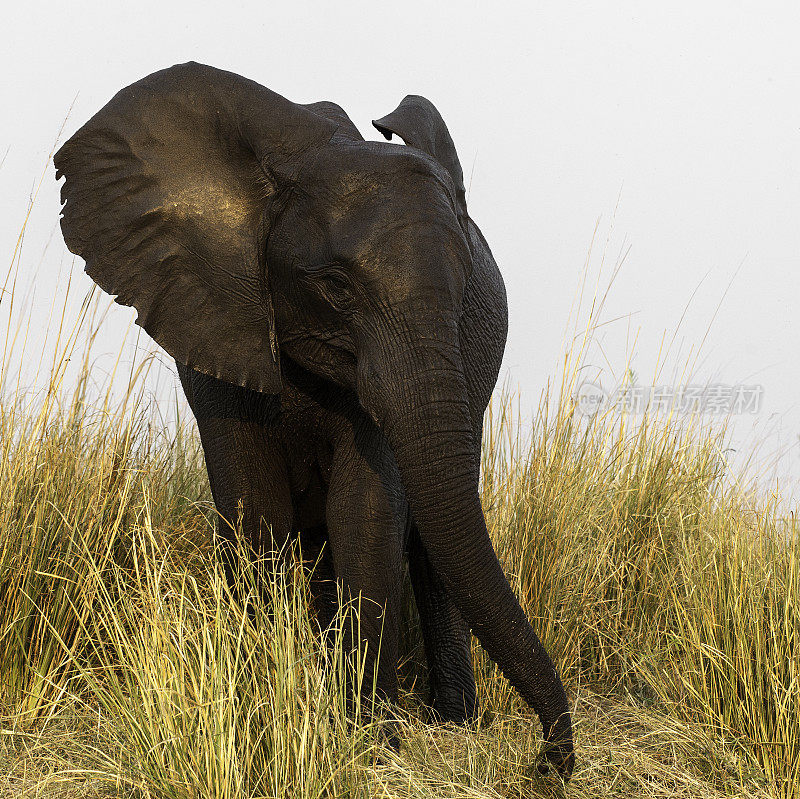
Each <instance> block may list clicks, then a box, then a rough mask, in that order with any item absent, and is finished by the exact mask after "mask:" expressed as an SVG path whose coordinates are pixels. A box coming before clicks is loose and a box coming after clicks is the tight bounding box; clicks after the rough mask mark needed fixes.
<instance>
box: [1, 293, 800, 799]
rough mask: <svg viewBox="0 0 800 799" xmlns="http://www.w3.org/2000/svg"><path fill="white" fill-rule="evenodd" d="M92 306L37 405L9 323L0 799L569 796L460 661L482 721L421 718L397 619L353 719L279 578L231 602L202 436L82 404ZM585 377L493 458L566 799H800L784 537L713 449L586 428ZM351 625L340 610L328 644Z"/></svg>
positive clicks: (790, 528) (290, 582)
mask: <svg viewBox="0 0 800 799" xmlns="http://www.w3.org/2000/svg"><path fill="white" fill-rule="evenodd" d="M87 307H88V306H86V307H84V309H83V311H82V314H83V315H82V317H81V318H80V319H78V320H75V322H74V324H73V320H70V319H62V321H61V324H60V330H61V331H62V332H61V339H60V342H59V344H58V346H57V347H56V348H55V350H56V356H55V358H54V360H53V363H52V366H48V367H47V368H46V369H44V370H43V373H44V374H46V379H43V380H42V386H43V388H42V390H41V391H39V393H38V394H29V393H26V392H24V391H23V390H22V389H20V388H19V387H18V380H17V379H16V373H15V372H14V370H13V368H12V367H11V363H12V360H13V359H12V358H11V357H10V355H9V354H8V353H10V352H11V351H12V349H13V348H12V346H11V344H10V343H9V342H11V341H12V340H14V339H15V338H16V339H20V338H24V335H23V336H20V335H18V331H19V330H21V329H22V328H20V327H19V325H18V326H16V327H15V326H14V325H10V326H8V327H7V328H6V331H7V332H6V338H7V341H6V344H7V345H8V346H7V347H5V348H4V351H5V352H6V355H4V356H3V362H2V371H3V374H2V381H1V382H2V386H3V393H2V397H1V398H0V453H1V455H0V716H1V717H0V733H2V734H0V791H2V792H4V795H10V796H20V797H21V796H49V795H65V796H96V795H97V796H101V795H103V796H107V795H112V796H125V797H128V796H131V797H153V799H160V798H161V797H170V798H174V799H183V798H184V797H186V799H188V798H189V797H234V796H235V797H260V796H265V797H283V796H297V797H323V796H364V797H367V796H380V797H432V796H436V797H456V796H458V797H462V796H463V797H521V796H540V797H545V796H560V795H564V788H563V786H561V785H560V783H558V782H557V780H556V779H555V778H554V777H553V776H549V777H541V776H540V775H539V774H538V773H537V772H536V770H535V768H532V765H533V764H534V762H535V759H536V754H537V752H538V748H539V746H540V742H539V739H538V735H539V729H538V722H537V721H536V719H535V717H533V716H532V714H531V713H530V711H529V710H528V709H527V708H526V707H525V706H524V705H523V704H522V703H521V701H520V700H519V699H518V698H517V697H516V695H515V694H514V692H513V691H512V690H511V689H510V688H509V686H508V685H507V683H506V682H505V681H504V680H503V678H502V677H501V676H500V675H499V674H498V672H497V670H496V668H495V667H494V665H493V664H492V663H491V662H490V661H488V659H487V658H486V657H485V656H484V655H483V653H482V652H481V650H480V648H479V647H478V646H477V645H476V646H475V655H476V658H475V660H476V677H477V681H478V689H479V700H480V710H481V720H480V723H478V724H477V725H475V726H474V727H473V728H470V729H456V728H453V727H441V726H435V725H428V724H427V723H426V718H427V716H426V712H425V708H424V705H423V703H422V701H421V697H422V696H424V684H425V668H424V664H423V657H422V654H421V642H420V637H419V633H418V632H417V630H416V628H415V626H414V618H413V616H414V609H413V603H411V602H410V600H409V601H408V603H407V604H408V614H407V615H408V617H409V620H408V622H407V629H405V630H404V647H405V653H404V658H403V663H402V664H401V673H402V675H403V683H404V686H405V688H404V691H403V696H402V701H401V704H400V707H398V708H393V709H384V710H383V714H382V715H381V714H379V713H378V714H370V717H369V718H370V719H371V720H368V719H366V718H361V717H360V716H359V717H356V718H354V717H353V712H351V708H352V704H351V703H348V701H347V691H346V689H345V686H346V685H355V686H356V690H357V691H360V692H361V693H362V694H363V695H365V696H368V695H369V692H370V691H369V689H370V686H369V685H363V684H362V683H361V679H360V676H361V670H360V665H359V664H360V657H359V653H348V652H346V651H343V644H342V641H343V640H344V639H345V637H344V636H343V635H341V634H338V635H335V636H334V639H335V642H336V643H335V645H334V646H333V648H332V649H329V648H327V647H325V646H322V645H320V642H319V637H318V635H317V631H316V630H315V622H314V620H313V618H309V616H308V613H307V611H306V603H305V587H304V583H303V579H302V577H301V576H300V575H299V572H298V570H297V569H296V568H293V567H292V565H291V564H292V563H293V561H292V560H291V558H289V559H285V560H284V561H282V562H283V563H288V564H289V565H288V566H284V567H283V568H282V569H279V570H277V571H276V572H275V576H274V578H273V579H272V580H271V581H268V590H267V592H266V593H267V595H268V596H267V597H266V599H265V600H262V599H261V598H259V597H257V596H256V595H255V592H252V591H250V592H249V595H250V602H249V609H247V608H243V607H242V605H241V604H239V603H237V601H235V600H234V599H232V598H231V597H230V596H229V594H228V592H227V589H226V587H225V586H224V581H223V580H222V578H221V576H220V570H219V569H218V568H217V566H216V564H215V563H214V561H213V558H212V557H211V554H210V547H209V543H208V542H209V537H210V531H211V528H212V523H213V506H212V505H211V503H210V501H209V493H208V488H207V484H206V478H205V473H204V468H203V463H202V453H201V451H200V448H199V445H198V442H197V439H196V437H195V433H194V431H193V427H192V424H191V422H189V421H186V420H182V421H180V422H179V424H178V425H177V428H171V429H169V430H168V429H165V428H164V427H163V425H160V424H159V423H158V421H157V420H158V418H159V417H158V415H157V413H156V412H155V408H154V407H152V405H151V404H149V403H148V402H147V401H145V399H144V396H145V395H144V394H143V393H142V391H141V377H142V376H141V373H135V374H134V375H133V376H132V379H131V381H130V386H129V390H128V392H127V394H126V395H125V397H124V398H123V399H122V400H120V401H113V400H112V399H111V394H110V393H107V392H106V393H104V392H101V391H99V390H98V389H97V388H96V387H94V388H90V384H89V381H88V377H87V375H88V373H89V371H90V366H89V364H90V359H89V355H88V353H89V352H90V351H91V345H92V336H91V330H92V327H91V325H89V323H88V322H87V320H88V319H90V315H89V314H88V313H87V310H86V309H87ZM82 343H86V344H87V346H86V349H85V355H84V360H83V363H84V368H83V369H82V370H81V374H82V377H81V378H80V379H79V380H78V383H77V388H75V387H74V386H70V390H69V391H67V390H66V389H65V388H64V382H63V379H64V378H63V375H64V369H65V368H66V367H65V364H66V362H67V361H68V360H69V359H70V358H72V359H73V362H74V360H75V358H76V357H77V355H76V353H77V352H79V350H77V349H76V344H82ZM17 346H18V345H17ZM570 364H571V365H570ZM574 366H575V362H574V360H573V361H569V360H568V361H567V367H566V368H565V370H564V374H563V376H562V378H561V388H560V394H559V396H558V397H544V398H543V400H542V402H541V405H540V408H539V412H538V414H537V415H536V417H535V419H534V422H533V425H532V428H531V429H529V430H523V431H522V434H523V435H529V437H530V443H529V444H526V443H523V440H522V438H521V437H520V430H519V426H518V425H517V424H516V419H514V418H513V416H512V408H513V405H512V403H511V402H509V401H508V400H507V399H506V400H500V401H498V402H496V403H495V404H494V405H493V407H492V409H491V411H490V413H489V414H488V415H487V421H486V436H485V446H484V459H483V502H484V507H485V510H486V514H487V519H488V522H489V526H490V530H491V533H492V535H493V537H494V540H495V543H496V546H497V549H498V552H499V553H500V555H501V558H502V560H503V562H504V564H505V567H506V570H507V572H508V573H509V575H510V576H511V579H512V582H513V583H514V585H515V588H516V589H517V590H518V591H519V594H520V596H521V598H522V600H523V603H524V605H525V607H526V609H527V610H528V612H529V614H530V616H531V617H532V619H533V621H534V625H535V627H536V629H537V630H538V631H539V633H540V635H541V637H542V638H543V640H544V642H545V644H546V646H547V648H548V649H549V651H550V652H551V653H552V654H553V657H554V659H555V660H556V662H557V664H558V667H559V670H560V671H561V674H562V675H563V677H564V680H565V683H566V685H567V688H568V692H569V694H570V696H571V698H572V700H573V702H574V704H575V720H576V724H577V735H576V743H577V754H578V764H577V768H576V772H575V775H574V777H573V781H572V782H571V783H570V785H569V786H568V787H567V789H566V792H567V794H568V795H569V796H574V797H606V796H608V797H612V796H614V797H617V796H626V797H662V796H663V797H678V796H680V797H717V796H738V797H756V796H761V797H767V796H771V797H785V798H786V799H790V798H792V797H800V724H798V717H799V716H800V665H799V664H800V618H799V617H798V612H800V576H799V575H800V562H799V561H800V557H799V555H800V550H799V549H798V547H799V546H800V544H799V543H798V541H799V537H798V524H797V520H796V518H794V517H787V516H785V515H782V514H781V512H780V511H779V506H778V504H777V501H776V500H768V499H765V498H762V497H760V496H758V495H757V494H754V493H751V494H748V493H746V492H745V491H744V490H743V489H741V488H740V487H737V482H736V480H734V479H731V475H729V474H727V473H726V466H725V463H724V460H723V458H722V457H721V454H720V453H721V452H722V449H723V448H724V441H723V440H721V438H720V434H719V433H715V432H714V431H712V430H710V429H708V428H703V427H702V426H701V425H698V424H685V425H682V424H679V422H678V421H676V420H675V419H674V418H666V419H663V418H662V419H659V418H656V417H647V416H645V417H644V418H643V419H642V418H640V419H636V420H633V419H629V418H626V417H624V416H622V417H621V416H619V415H618V414H613V413H608V414H606V415H604V416H598V417H595V418H594V419H593V420H592V421H591V422H588V423H587V422H586V420H582V419H581V418H579V417H578V416H577V415H576V413H575V409H574V407H573V403H572V400H571V395H572V392H573V389H574V381H575V379H576V378H575V375H576V370H575V368H574ZM248 575H249V572H248V570H247V569H246V568H243V576H242V580H243V588H244V591H243V594H245V595H247V594H248V590H247V589H248V587H249V586H250V585H251V581H250V578H249V576H248ZM356 623H357V608H355V609H354V608H348V609H345V611H344V612H343V614H342V619H341V628H344V627H346V625H348V624H356ZM356 637H357V636H356ZM390 716H393V717H394V719H393V721H392V722H391V730H393V731H395V732H396V733H397V735H398V737H399V739H400V742H401V743H400V748H399V750H395V749H392V748H390V747H387V745H386V740H387V737H386V734H385V733H386V730H385V727H384V724H383V722H381V721H380V719H388V718H389V717H390Z"/></svg>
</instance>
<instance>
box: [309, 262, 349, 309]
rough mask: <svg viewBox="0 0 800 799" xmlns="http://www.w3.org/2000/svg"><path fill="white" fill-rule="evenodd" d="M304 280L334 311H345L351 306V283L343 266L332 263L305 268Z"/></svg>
mask: <svg viewBox="0 0 800 799" xmlns="http://www.w3.org/2000/svg"><path fill="white" fill-rule="evenodd" d="M305 278H306V281H307V282H308V283H309V284H311V285H312V286H313V288H314V289H315V290H316V291H318V292H319V293H321V294H322V295H323V296H324V298H325V299H326V300H327V301H328V302H329V303H330V304H331V305H332V306H333V307H334V308H335V309H336V310H340V311H346V310H347V309H348V308H349V307H350V305H351V304H352V300H353V296H352V281H351V280H350V275H349V274H348V272H347V269H346V267H345V265H344V264H342V263H338V262H332V263H325V264H320V265H317V266H313V267H310V268H307V269H306V270H305Z"/></svg>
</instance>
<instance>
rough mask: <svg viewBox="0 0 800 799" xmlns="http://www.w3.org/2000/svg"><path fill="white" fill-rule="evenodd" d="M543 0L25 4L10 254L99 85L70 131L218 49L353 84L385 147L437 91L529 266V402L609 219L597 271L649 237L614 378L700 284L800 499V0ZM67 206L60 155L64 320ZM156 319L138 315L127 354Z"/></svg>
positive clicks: (42, 201) (271, 67)
mask: <svg viewBox="0 0 800 799" xmlns="http://www.w3.org/2000/svg"><path fill="white" fill-rule="evenodd" d="M535 6H536V7H535V8H531V7H530V6H529V4H527V3H521V2H520V3H502V2H495V3H484V4H476V3H456V2H453V1H452V0H451V1H450V2H433V0H428V1H427V2H423V3H420V2H413V1H411V0H409V1H408V2H404V3H403V4H402V5H397V6H395V7H388V6H386V5H384V4H379V3H375V2H368V3H367V2H364V3H361V2H359V3H355V2H347V0H341V1H340V2H336V3H308V2H296V1H295V0H293V1H292V2H284V3H280V4H278V3H269V2H264V1H263V0H262V2H238V3H237V2H227V3H224V4H223V3H219V4H216V5H215V6H212V5H211V4H208V3H206V4H203V3H199V2H197V0H193V2H191V3H190V2H182V1H181V2H166V1H163V2H158V3H154V2H145V1H143V0H137V2H135V3H124V4H122V3H115V2H77V1H76V0H73V1H72V2H69V3H66V2H59V3H36V2H33V3H16V4H13V5H11V4H8V5H7V6H6V7H5V8H4V10H3V12H2V22H3V28H4V35H3V51H2V53H1V54H0V74H2V76H3V78H2V82H0V109H2V111H0V114H2V117H1V118H2V125H1V126H0V159H2V157H3V154H4V153H6V151H7V154H6V156H5V161H4V163H3V165H2V167H0V203H1V204H2V206H1V207H2V214H1V215H0V252H3V253H6V254H7V255H6V259H7V260H6V263H8V262H9V261H10V260H11V255H12V252H13V250H14V245H15V242H16V239H17V235H18V233H19V230H20V227H21V224H22V221H23V219H24V216H25V212H26V206H27V202H28V197H29V195H30V192H31V189H32V187H33V184H34V183H35V181H36V180H37V179H38V176H39V174H40V173H41V171H42V169H43V167H44V165H45V161H46V158H47V155H48V153H49V151H50V149H51V147H52V144H53V142H54V140H55V138H56V135H57V132H58V130H59V127H60V125H61V123H62V121H63V119H64V117H65V115H66V114H67V111H68V109H69V107H70V105H71V103H72V101H73V98H75V96H76V95H77V100H76V101H75V104H74V108H73V110H72V113H71V116H70V118H69V120H68V122H67V126H66V130H65V135H66V136H68V135H70V134H71V133H72V132H73V131H74V130H75V129H76V128H77V127H79V126H80V125H81V124H82V123H83V122H84V121H85V120H86V119H87V118H88V117H90V116H91V115H92V114H93V113H94V112H95V111H97V110H98V109H99V108H100V107H101V106H102V105H103V104H104V103H105V102H106V101H107V100H108V99H109V98H110V97H111V96H112V95H113V94H114V93H115V92H116V91H118V90H119V89H120V88H122V87H123V86H125V85H127V84H128V83H131V82H133V81H134V80H137V79H138V78H140V77H142V76H144V75H145V74H147V73H149V72H152V71H154V70H156V69H160V68H162V67H165V66H169V65H170V64H173V63H178V62H182V61H187V60H189V59H194V60H198V61H201V62H205V63H208V64H213V65H215V66H218V67H221V68H225V69H230V70H233V71H236V72H239V73H241V74H243V75H245V76H247V77H250V78H253V79H254V80H257V81H259V82H260V83H263V84H264V85H266V86H269V87H270V88H271V89H273V90H275V91H277V92H279V93H281V94H283V95H285V96H286V97H288V98H290V99H292V100H295V101H298V102H311V101H314V100H320V99H329V100H334V101H336V102H338V103H339V104H340V105H342V106H343V107H344V108H345V110H346V111H347V112H348V113H349V114H350V116H351V118H352V119H353V121H354V122H355V123H356V125H358V127H359V128H360V129H361V131H362V133H363V134H364V135H365V137H366V138H374V139H377V138H379V136H378V134H377V132H376V131H374V130H373V129H372V127H371V126H370V119H372V118H376V117H379V116H382V115H384V114H385V113H387V112H389V111H390V110H392V109H393V108H394V107H395V106H396V104H397V103H398V102H399V100H400V99H402V97H403V96H404V95H405V94H408V93H415V94H423V95H425V96H427V97H429V98H430V99H431V100H433V102H434V103H436V105H437V106H438V107H439V109H440V111H441V112H442V115H443V116H444V118H445V120H446V122H447V124H448V126H449V128H450V131H451V133H452V135H453V139H454V140H455V142H456V146H457V147H458V150H459V154H460V157H461V161H462V165H463V167H464V173H465V178H466V182H467V183H468V184H470V183H471V187H470V194H469V205H470V212H471V214H472V216H473V217H474V218H475V219H476V221H477V222H478V224H479V225H480V226H481V227H482V229H483V231H484V233H485V235H486V237H487V239H488V241H489V243H490V245H491V246H492V249H493V251H494V254H495V257H496V259H497V261H498V263H499V264H500V268H501V270H502V271H503V275H504V278H505V280H506V285H507V288H508V293H509V305H510V315H511V329H510V334H509V343H508V347H507V352H506V370H505V375H506V377H507V379H508V380H509V382H510V384H511V385H513V386H517V385H518V386H519V387H520V389H521V391H522V395H523V405H524V406H532V405H534V404H535V403H536V401H537V399H538V396H539V392H540V391H541V389H542V387H543V386H544V385H545V383H546V381H547V378H548V377H549V376H552V375H555V374H557V372H558V369H559V363H558V357H559V352H560V351H561V349H562V347H563V342H564V330H565V326H566V324H567V318H568V315H569V311H570V307H571V305H572V303H573V300H574V299H575V297H576V293H577V287H578V284H579V276H580V272H581V269H582V268H583V265H584V262H585V260H586V253H587V250H588V248H589V245H590V241H591V238H592V233H593V231H594V228H595V224H596V223H597V221H598V219H599V227H598V235H597V239H596V243H595V248H594V252H593V255H592V257H591V259H590V273H591V277H590V284H592V285H593V283H594V280H595V278H596V275H597V272H598V269H599V268H600V262H601V255H602V252H603V249H604V248H606V249H607V253H608V254H607V256H606V264H605V267H604V269H605V273H610V271H611V267H613V263H614V261H615V260H616V258H617V255H618V253H619V252H620V251H621V250H624V249H627V248H628V247H630V251H629V253H628V256H627V259H626V261H625V264H624V266H623V268H622V270H621V272H620V273H619V275H618V276H617V278H616V280H615V281H614V284H613V287H612V289H611V293H610V295H609V298H608V299H607V301H606V305H605V310H604V314H603V317H604V318H605V319H608V320H611V319H615V318H617V317H623V318H622V319H621V320H620V321H616V322H613V323H610V324H608V325H606V326H605V327H603V328H602V338H601V342H600V343H601V345H602V348H600V347H596V348H595V349H593V351H592V354H591V356H590V362H591V363H592V364H593V365H596V366H597V367H598V368H602V369H604V372H603V373H602V374H601V376H600V380H601V382H602V383H603V385H604V386H605V387H612V386H613V385H615V383H616V381H617V380H618V379H619V376H620V375H621V373H622V372H623V371H624V366H625V363H626V358H627V355H628V354H631V356H632V366H633V368H634V370H635V372H636V373H637V375H638V377H639V379H640V381H641V382H642V383H647V382H649V381H650V380H651V378H652V375H653V372H654V370H655V367H656V363H657V361H658V352H659V346H660V343H661V341H662V338H663V337H664V336H666V338H667V341H669V340H671V339H672V337H673V335H675V331H676V328H677V327H678V323H679V321H680V320H681V317H682V316H683V315H684V310H685V309H686V306H687V303H689V301H690V298H692V295H693V293H694V292H695V290H696V293H694V297H693V299H692V300H691V303H690V304H689V307H688V310H686V313H685V317H684V318H683V321H682V323H681V325H680V329H679V330H678V332H677V335H676V337H675V343H674V344H673V345H672V350H671V352H672V358H671V360H670V363H673V364H683V363H685V361H686V359H687V357H688V353H689V349H690V348H691V347H692V346H694V347H696V346H697V345H699V344H700V342H701V341H703V342H704V343H703V349H702V354H701V359H700V361H699V362H698V367H697V369H696V372H695V375H696V378H695V382H703V381H706V380H712V381H716V382H719V383H725V384H728V385H734V384H742V383H743V384H756V383H757V384H760V385H762V386H763V391H764V394H763V405H762V409H761V411H760V413H758V414H757V415H755V416H746V417H740V418H738V419H737V420H736V422H735V424H736V428H735V429H736V433H735V439H734V443H735V444H736V445H737V446H739V447H740V448H743V447H746V446H749V442H752V441H758V442H761V450H760V451H761V453H762V455H763V456H765V457H766V456H768V455H770V454H771V453H778V452H781V453H783V455H782V457H781V458H780V459H779V460H778V461H777V463H776V466H775V468H774V469H773V470H772V471H770V472H769V475H770V476H771V477H772V478H776V477H780V478H781V485H786V490H787V491H789V490H790V486H791V481H792V480H793V481H795V483H794V485H795V486H796V485H797V484H798V482H797V481H798V479H800V399H799V398H798V389H799V388H800V380H798V372H799V371H800V357H799V353H800V324H798V318H797V307H798V289H800V276H799V275H798V268H799V267H800V225H799V224H798V215H799V214H800V45H799V44H798V33H800V6H798V5H797V3H793V2H783V3H778V2H752V3H739V2H724V3H723V2H688V3H687V2H672V3H663V2H659V3H647V2H646V3H643V2H641V1H640V2H635V3H634V2H616V3H613V4H611V3H593V4H587V3H575V2H548V3H537V4H535ZM618 197H619V202H618ZM58 207H59V204H58V191H57V186H56V184H55V181H54V180H53V173H52V170H50V171H48V173H47V176H46V179H45V182H44V184H43V187H42V190H41V193H40V195H39V198H38V200H37V203H36V206H35V209H34V212H33V214H32V216H31V220H30V223H29V226H28V230H27V233H26V241H25V249H24V252H23V255H22V259H21V264H22V267H21V273H22V274H23V277H24V276H25V275H28V276H30V275H33V274H34V270H35V269H36V268H37V267H38V265H39V264H40V262H41V267H40V271H39V272H38V277H37V278H36V280H37V284H36V285H37V289H36V291H37V294H36V298H35V299H34V306H33V307H34V328H35V327H36V326H37V324H38V326H39V328H41V329H43V328H44V327H45V318H46V317H45V314H46V309H47V307H48V303H47V301H48V300H49V297H50V296H51V295H52V291H53V286H54V284H55V282H56V279H57V275H58V274H59V269H61V271H62V274H63V273H66V271H67V268H68V266H69V264H70V260H69V258H68V256H67V254H66V251H65V248H64V247H63V243H62V241H61V238H60V232H59V231H58V229H57V228H56V227H55V224H56V220H57V215H58ZM615 209H616V212H615ZM48 241H49V242H50V244H49V247H47V248H46V245H47V243H48ZM45 248H46V249H45ZM75 278H76V279H77V280H78V286H79V288H80V289H81V290H84V289H88V287H89V285H90V284H91V281H90V280H89V279H88V278H87V277H86V276H85V275H83V274H82V273H81V271H80V268H77V269H76V274H75ZM604 279H605V278H603V277H601V283H602V282H603V280H604ZM698 287H699V288H698ZM726 290H727V294H726V293H725V292H726ZM723 295H725V296H724V300H722V303H721V305H720V307H719V311H718V312H717V313H716V316H715V309H716V307H717V304H718V303H719V302H720V300H721V299H722V298H723ZM132 316H133V312H132V311H131V310H129V309H123V308H119V307H115V308H114V310H113V314H112V318H111V324H110V326H109V328H108V331H107V333H106V335H107V336H108V342H107V348H108V350H109V351H114V350H115V349H116V346H117V344H118V341H119V340H121V338H122V334H123V332H124V330H125V327H126V325H127V324H128V322H129V321H130V319H131V318H132ZM584 318H585V316H584ZM712 318H713V325H711V327H710V329H709V325H710V324H711V322H712ZM39 322H40V324H39ZM637 331H638V339H636V346H635V348H634V347H633V345H632V341H633V339H634V337H635V336H636V335H637ZM36 332H37V330H35V329H34V330H33V333H34V334H35V333H36ZM117 337H118V338H117ZM596 373H597V370H595V371H594V372H593V376H594V374H596ZM671 374H672V372H671V371H669V372H668V373H666V374H665V375H664V376H662V379H661V380H660V381H659V382H661V383H663V382H666V380H667V379H669V377H670V376H671ZM794 490H795V491H796V490H797V489H796V488H795V489H794Z"/></svg>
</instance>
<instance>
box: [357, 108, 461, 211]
mask: <svg viewBox="0 0 800 799" xmlns="http://www.w3.org/2000/svg"><path fill="white" fill-rule="evenodd" d="M372 124H373V125H374V126H375V127H376V128H377V129H378V130H379V131H380V132H381V133H382V134H383V135H384V137H385V138H386V139H388V140H390V141H391V138H392V134H393V133H394V134H397V135H398V136H399V137H400V138H401V139H402V140H403V141H404V142H405V143H406V144H407V145H408V146H409V147H416V148H417V149H418V150H422V151H423V152H425V153H427V154H428V155H430V156H433V157H434V158H435V159H436V160H437V161H438V162H439V163H440V164H441V165H442V166H443V167H444V168H445V169H446V170H447V171H448V172H449V173H450V177H451V178H452V179H453V183H454V185H455V188H456V196H457V200H458V205H459V210H460V211H461V213H462V214H466V212H467V200H466V191H465V190H464V174H463V172H462V171H461V162H460V161H459V160H458V154H457V153H456V146H455V144H453V139H452V137H451V136H450V131H449V130H448V129H447V125H445V124H444V120H443V119H442V115H441V114H440V113H439V111H438V110H437V108H436V106H435V105H434V104H433V103H432V102H431V101H430V100H428V99H426V98H425V97H420V96H419V95H418V94H409V95H407V96H406V97H405V98H404V100H403V102H401V103H400V105H398V106H397V108H395V110H394V111H392V113H391V114H387V115H386V116H385V117H382V118H381V119H374V120H373V121H372Z"/></svg>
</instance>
